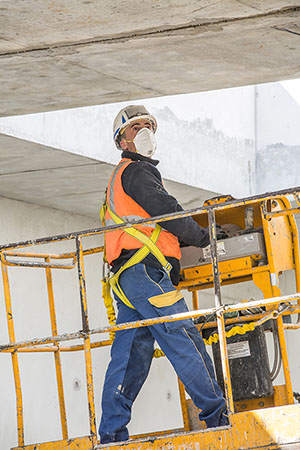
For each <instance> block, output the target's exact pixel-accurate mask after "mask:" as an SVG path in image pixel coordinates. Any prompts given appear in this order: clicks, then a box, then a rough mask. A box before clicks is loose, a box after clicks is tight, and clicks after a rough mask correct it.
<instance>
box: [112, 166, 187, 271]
mask: <svg viewBox="0 0 300 450" xmlns="http://www.w3.org/2000/svg"><path fill="white" fill-rule="evenodd" d="M131 163H134V162H133V161H132V160H130V159H122V160H121V162H120V163H119V165H118V166H117V167H116V169H115V170H114V172H113V174H112V176H111V179H110V181H109V183H108V189H107V205H108V206H109V208H110V209H111V211H112V213H114V214H116V215H117V216H119V217H120V218H121V219H123V220H124V221H125V222H129V221H132V220H140V219H147V218H149V219H150V218H151V216H150V215H149V214H148V213H147V212H146V211H145V210H144V209H143V208H142V207H141V206H140V205H139V204H138V203H136V202H135V201H134V200H133V199H132V198H131V197H130V196H129V195H127V194H126V192H125V191H124V189H123V186H122V173H123V171H124V170H125V169H126V167H127V166H128V165H129V164H131ZM109 208H107V209H106V211H105V225H106V226H109V225H113V224H115V221H114V220H113V219H112V217H111V216H110V214H109ZM134 228H136V229H137V230H139V231H141V232H142V233H143V234H144V235H146V236H147V237H148V238H149V237H150V236H151V233H152V232H153V231H154V229H155V224H145V225H144V224H143V225H138V226H136V227H134ZM142 246H143V244H142V243H141V242H139V241H138V240H137V239H135V238H134V237H133V236H130V235H128V234H127V233H125V231H124V230H122V229H120V230H116V231H109V232H107V233H105V247H106V258H107V261H108V262H109V263H112V261H114V260H115V259H117V258H118V257H119V256H120V254H121V251H122V250H123V249H124V250H134V249H138V248H141V247H142ZM156 246H157V247H158V249H159V250H160V251H161V252H162V253H163V254H164V255H165V256H171V257H174V258H177V259H180V257H181V252H180V248H179V243H178V239H177V237H176V236H174V235H173V234H171V233H169V232H168V231H166V230H162V231H161V233H160V235H159V238H158V240H157V243H156Z"/></svg>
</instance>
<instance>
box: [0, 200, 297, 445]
mask: <svg viewBox="0 0 300 450" xmlns="http://www.w3.org/2000/svg"><path fill="white" fill-rule="evenodd" d="M297 199H298V197H297ZM298 204H300V197H299V203H298ZM249 205H250V206H252V207H253V218H254V227H255V228H258V227H262V228H263V233H264V238H265V243H266V251H267V261H263V260H262V259H261V257H259V256H258V255H255V254H254V255H251V256H249V257H244V258H237V259H232V260H230V261H221V262H220V263H219V272H220V280H221V283H222V284H223V285H225V284H232V283H237V282H243V281H248V280H253V282H254V283H255V284H256V286H258V287H259V288H260V289H261V291H262V293H263V296H264V298H265V300H264V301H254V302H247V303H243V304H242V303H240V304H236V305H230V306H222V307H221V308H220V309H218V308H210V309H207V310H199V309H198V307H199V306H198V305H199V303H198V292H197V291H198V290H199V289H206V288H208V287H211V286H212V285H213V275H212V266H211V264H206V265H202V266H198V267H194V268H191V269H185V270H184V272H183V273H184V277H185V280H184V281H182V282H181V283H180V288H185V289H189V290H190V291H192V296H193V309H194V311H193V312H190V313H185V314H183V315H178V316H180V317H178V316H177V317H176V316H172V317H171V316H168V317H161V318H159V319H149V320H144V321H138V322H134V323H126V324H122V325H118V326H114V327H101V328H98V329H94V330H89V328H88V308H87V298H86V290H85V276H84V265H83V256H84V255H89V254H93V253H98V252H100V251H103V247H96V248H92V249H87V250H83V246H82V237H83V236H92V235H95V234H101V233H103V231H104V229H99V230H98V231H96V230H95V231H93V230H87V231H86V232H82V233H81V234H77V235H76V236H75V235H72V234H70V235H69V236H62V237H61V239H59V238H56V237H54V238H52V239H51V242H57V241H58V240H66V239H73V238H76V240H77V243H79V244H78V247H77V252H69V253H61V254H50V253H49V254H45V253H40V254H38V253H33V252H30V253H29V252H26V253H25V252H23V251H22V252H21V251H18V250H13V249H10V250H8V249H6V250H5V251H3V252H2V253H1V262H2V273H3V279H4V289H5V298H6V305H7V311H8V312H7V315H8V319H9V313H10V312H11V301H10V294H9V285H8V276H7V267H5V265H6V264H9V265H18V264H17V262H14V261H13V260H10V261H6V259H5V258H6V256H11V257H18V256H19V257H22V258H44V259H45V263H44V265H43V263H41V264H40V267H44V268H45V270H46V276H47V286H48V294H49V307H50V317H51V326H52V336H49V337H46V338H41V339H33V340H31V341H27V342H22V343H15V337H14V332H13V334H12V333H11V332H10V344H8V345H7V346H0V351H7V352H10V353H11V354H12V361H13V367H14V375H15V384H16V396H17V406H18V408H17V411H18V436H19V439H18V441H19V446H20V447H18V449H20V448H22V449H28V450H33V449H35V450H38V449H39V450H49V449H51V450H52V449H53V450H56V449H58V450H60V449H62V448H64V449H65V448H69V449H70V450H73V449H75V448H76V449H77V448H82V449H84V450H89V449H96V448H97V447H98V446H97V443H96V425H95V406H94V393H93V377H92V360H91V348H96V347H100V346H106V345H110V344H111V341H110V340H106V341H101V342H95V343H91V342H90V336H91V335H92V334H97V333H105V332H108V331H117V330H120V329H124V330H125V329H129V328H137V327H141V326H151V325H153V324H155V323H160V322H169V321H174V320H178V319H180V318H188V317H199V316H200V315H204V316H205V315H206V316H207V315H211V314H212V313H213V312H215V313H216V314H217V322H215V323H214V325H217V327H218V331H219V335H220V340H221V358H222V365H223V374H224V377H225V386H227V387H226V394H227V395H226V397H227V401H228V408H229V412H230V413H231V414H230V427H227V428H223V429H215V430H203V431H201V432H199V433H185V434H183V433H180V434H175V435H172V436H170V437H161V438H158V439H156V438H151V441H145V440H144V441H136V442H135V441H131V443H130V444H128V445H126V444H123V445H122V449H126V448H130V449H137V450H143V449H145V450H146V448H147V449H149V448H151V449H152V448H153V449H156V448H160V449H164V448H166V449H169V448H170V445H171V447H172V450H173V449H177V447H178V450H183V449H189V450H191V449H193V448H195V450H199V449H201V448H210V449H220V450H225V449H226V450H227V449H228V450H229V449H232V450H237V449H241V448H245V449H246V448H247V449H250V448H251V449H256V448H258V447H260V448H261V447H263V446H264V447H265V448H267V447H268V446H272V448H274V449H275V448H279V446H278V447H277V444H278V442H279V441H280V443H281V444H285V443H286V444H288V443H290V442H293V443H296V442H299V445H300V436H298V434H297V433H296V434H295V432H294V431H295V430H294V429H295V427H294V426H293V425H292V423H293V420H294V421H296V422H297V421H298V423H299V417H300V412H299V408H300V407H299V405H293V404H292V403H293V392H292V385H291V377H290V372H289V366H288V358H287V351H286V342H285V336H284V328H288V327H290V328H296V327H299V326H300V314H299V313H300V309H299V306H300V296H299V295H298V294H296V295H294V296H288V297H281V296H280V288H279V283H278V275H279V273H280V272H282V271H284V270H289V269H294V270H295V277H296V284H297V291H298V292H299V291H300V270H299V269H300V261H299V240H298V232H297V227H296V224H295V220H294V217H293V213H296V212H299V211H298V210H300V208H296V209H292V208H291V207H290V204H289V202H288V200H287V199H286V198H284V197H275V196H271V197H268V196H266V197H265V198H263V199H258V200H257V199H249V200H245V201H242V202H240V203H239V204H235V205H230V204H227V205H226V204H221V205H217V209H216V210H215V214H216V221H217V223H219V224H220V225H222V224H226V223H234V224H236V225H238V226H240V227H241V228H245V209H246V207H248V206H249ZM207 212H208V210H207V209H205V208H203V209H201V211H199V213H198V214H197V215H196V216H194V218H195V219H196V221H197V222H198V223H199V224H200V225H203V226H207ZM187 215H191V214H190V213H189V214H187ZM172 218H175V217H172ZM163 220H165V219H163ZM163 220H162V221H163ZM145 223H156V222H155V220H149V221H147V222H145ZM129 226H130V225H129V224H128V225H125V226H120V227H119V228H128V227H129ZM115 228H116V227H113V229H115ZM107 231H109V230H107ZM41 243H42V240H41ZM21 247H24V245H22V243H21V244H20V246H19V248H21ZM68 258H72V259H73V263H74V262H76V261H77V264H78V271H79V282H80V291H81V302H82V311H83V322H84V326H83V331H79V332H75V333H70V334H68V335H61V336H60V335H58V334H57V327H56V320H55V309H54V298H53V289H52V280H51V267H53V268H66V269H67V268H70V265H68V264H55V263H52V262H51V259H56V260H57V259H68ZM31 264H32V267H38V266H39V263H31ZM258 264H259V265H258ZM274 297H278V298H274ZM294 300H297V302H298V309H296V308H295V306H292V307H291V313H298V314H299V320H298V323H297V324H283V322H282V317H281V316H279V317H277V318H276V320H277V324H278V331H279V340H280V348H281V353H282V360H283V369H284V375H285V385H284V386H278V387H276V386H275V389H274V395H273V397H272V398H266V399H253V400H250V401H247V402H246V408H244V406H243V407H242V405H244V403H243V402H242V403H241V405H240V411H242V412H238V413H234V404H233V398H232V388H231V381H230V376H229V365H228V355H227V347H226V339H225V323H226V324H228V323H237V322H240V321H243V320H248V319H249V318H248V317H243V318H238V319H228V320H226V322H225V320H224V313H225V312H227V311H239V310H242V309H248V308H249V309H251V307H257V306H261V307H265V308H266V310H267V312H266V313H265V314H256V315H252V316H251V320H263V321H265V320H266V318H267V317H268V318H269V317H270V314H273V313H274V309H276V307H277V306H278V303H279V302H285V303H290V304H291V303H292V302H293V301H294ZM11 320H12V319H11ZM8 322H9V320H8ZM212 323H213V322H210V323H207V324H205V325H204V326H205V327H207V326H211V325H212ZM11 324H13V322H11ZM9 329H10V330H11V331H14V330H13V325H12V328H10V325H9ZM78 338H82V339H83V345H82V344H79V345H73V346H71V345H68V346H62V345H61V344H60V342H63V341H69V340H72V339H78ZM49 344H50V345H49ZM77 350H84V355H85V365H86V381H87V393H88V404H89V417H90V432H91V436H89V437H85V438H76V439H72V440H67V434H66V433H67V431H66V417H64V416H65V414H62V410H63V407H62V406H61V405H64V402H63V401H62V403H61V404H60V408H61V416H62V428H63V440H62V441H56V442H52V443H43V444H35V445H27V446H23V444H24V437H22V436H23V434H22V436H21V434H20V430H22V433H23V416H22V395H21V385H20V376H19V369H18V360H17V352H19V351H20V352H22V351H23V352H30V351H41V352H46V351H47V352H49V351H52V352H54V355H55V363H56V367H57V383H58V392H59V397H60V399H61V398H63V385H62V376H61V365H60V359H59V358H57V356H59V355H60V352H62V351H77ZM179 385H180V388H179V390H180V398H181V403H182V411H183V418H184V426H185V429H186V430H187V429H188V428H189V427H190V424H189V419H188V411H187V403H186V399H185V392H184V387H183V385H182V384H179ZM262 403H263V404H262ZM286 404H289V406H283V405H286ZM235 406H236V408H237V409H238V410H239V405H238V404H236V405H235ZM275 406H277V407H275ZM284 408H293V409H284ZM248 410H249V411H248ZM63 417H64V418H63ZM281 420H285V421H286V420H287V421H288V423H289V425H288V426H284V427H276V426H275V423H277V424H278V423H280V421H281ZM64 421H65V422H64ZM63 423H65V426H64V425H63ZM20 424H21V427H20ZM177 431H178V430H177ZM179 431H181V430H179ZM165 433H167V432H165ZM158 434H161V432H160V433H157V435H158ZM151 435H152V436H153V433H151ZM146 436H150V434H149V435H146ZM114 447H119V446H118V445H116V446H114ZM104 448H105V446H104Z"/></svg>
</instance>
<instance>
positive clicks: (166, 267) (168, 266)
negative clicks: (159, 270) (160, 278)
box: [163, 262, 173, 275]
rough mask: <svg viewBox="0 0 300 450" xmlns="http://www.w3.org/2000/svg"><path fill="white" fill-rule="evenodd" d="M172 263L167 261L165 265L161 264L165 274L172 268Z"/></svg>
mask: <svg viewBox="0 0 300 450" xmlns="http://www.w3.org/2000/svg"><path fill="white" fill-rule="evenodd" d="M172 267H173V266H172V264H170V263H169V262H168V263H167V264H166V265H165V266H163V269H164V270H165V271H166V272H167V274H168V275H169V273H170V272H171V270H172Z"/></svg>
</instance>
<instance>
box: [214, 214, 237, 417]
mask: <svg viewBox="0 0 300 450" xmlns="http://www.w3.org/2000/svg"><path fill="white" fill-rule="evenodd" d="M208 223H209V236H210V249H211V260H212V268H213V276H214V290H215V306H216V309H217V326H218V333H219V342H220V353H221V362H222V371H223V377H224V386H225V397H226V400H227V409H228V413H229V414H232V413H233V412H234V404H233V396H232V386H231V378H230V370H229V363H228V354H227V345H226V337H225V322H224V316H223V312H222V311H220V308H221V306H222V300H221V284H220V274H219V263H218V253H217V227H216V218H215V211H214V210H213V209H209V211H208Z"/></svg>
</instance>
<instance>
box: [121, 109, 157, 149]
mask: <svg viewBox="0 0 300 450" xmlns="http://www.w3.org/2000/svg"><path fill="white" fill-rule="evenodd" d="M137 119H138V120H140V119H141V120H143V119H144V120H149V121H150V122H151V123H152V126H153V131H154V133H155V132H156V129H157V122H156V119H155V117H153V116H151V114H149V112H148V111H147V109H146V108H145V106H144V105H129V106H125V108H123V109H121V111H119V112H118V114H117V116H116V118H115V120H114V124H113V133H114V141H115V144H116V146H117V148H118V149H119V150H122V147H121V146H120V136H121V134H122V131H123V130H124V129H125V128H126V127H127V126H128V125H129V124H130V123H132V122H134V121H135V120H137Z"/></svg>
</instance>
